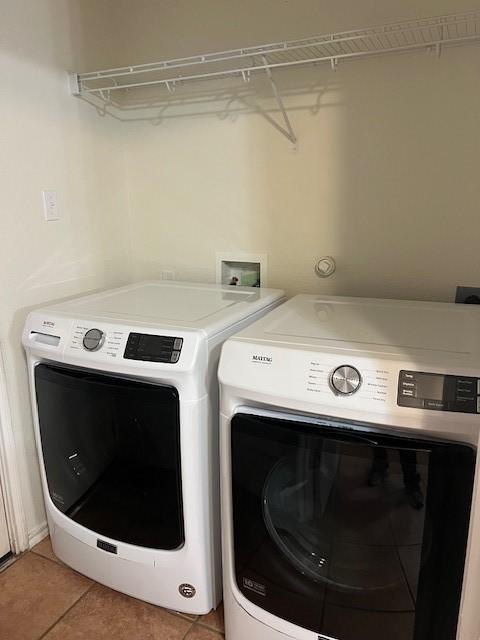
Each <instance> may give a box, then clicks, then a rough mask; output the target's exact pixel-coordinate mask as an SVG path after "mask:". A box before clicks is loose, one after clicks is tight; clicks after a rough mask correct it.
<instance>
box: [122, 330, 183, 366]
mask: <svg viewBox="0 0 480 640" xmlns="http://www.w3.org/2000/svg"><path fill="white" fill-rule="evenodd" d="M182 345H183V338H175V337H172V336H156V335H150V334H146V333H130V334H129V336H128V340H127V346H126V347H125V353H124V354H123V357H124V358H126V359H127V360H145V361H149V362H168V363H171V364H175V363H176V362H178V360H179V359H180V354H181V351H182Z"/></svg>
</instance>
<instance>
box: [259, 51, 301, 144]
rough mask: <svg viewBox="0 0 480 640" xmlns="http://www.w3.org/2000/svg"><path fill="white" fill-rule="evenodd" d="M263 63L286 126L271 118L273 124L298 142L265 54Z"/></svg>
mask: <svg viewBox="0 0 480 640" xmlns="http://www.w3.org/2000/svg"><path fill="white" fill-rule="evenodd" d="M262 61H263V64H264V65H265V71H266V73H267V77H268V79H269V80H270V84H271V85H272V91H273V95H274V96H275V100H276V101H277V104H278V106H279V109H280V111H281V113H282V116H283V120H284V122H285V126H282V125H281V124H279V123H278V122H276V121H275V120H273V119H272V120H271V122H272V124H274V125H275V127H276V128H277V129H278V130H279V131H280V133H282V134H283V135H284V136H285V137H286V138H287V139H288V140H290V142H291V143H292V144H297V136H296V135H295V133H294V132H293V129H292V125H291V123H290V119H289V117H288V114H287V110H286V109H285V105H284V104H283V100H282V96H281V95H280V93H279V91H278V88H277V85H276V83H275V80H274V78H273V75H272V70H271V69H270V67H269V66H268V61H267V58H266V57H265V56H262Z"/></svg>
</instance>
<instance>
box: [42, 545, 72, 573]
mask: <svg viewBox="0 0 480 640" xmlns="http://www.w3.org/2000/svg"><path fill="white" fill-rule="evenodd" d="M30 553H34V554H35V555H36V556H39V557H40V558H44V559H45V560H50V562H54V563H55V564H56V565H57V567H66V566H67V565H66V564H63V562H62V561H61V560H60V559H59V558H57V556H55V560H54V559H53V558H49V557H48V556H44V555H43V553H39V552H38V551H33V549H30ZM68 568H69V569H70V567H68ZM72 571H75V569H72ZM77 573H78V572H77Z"/></svg>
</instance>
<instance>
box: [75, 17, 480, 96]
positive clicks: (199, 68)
mask: <svg viewBox="0 0 480 640" xmlns="http://www.w3.org/2000/svg"><path fill="white" fill-rule="evenodd" d="M474 42H480V10H477V11H470V12H467V13H457V14H452V15H446V16H437V17H433V18H425V19H420V20H409V21H404V22H397V23H391V24H386V25H382V26H377V27H369V28H366V29H359V30H355V31H344V32H340V33H334V34H328V35H320V36H312V37H309V38H304V39H301V40H290V41H285V42H280V43H273V44H267V45H261V46H253V47H245V48H242V49H232V50H229V51H222V52H216V53H207V54H202V55H196V56H190V57H186V58H176V59H172V60H166V61H163V62H152V63H147V64H140V65H135V66H128V67H118V68H114V69H105V70H99V71H92V72H89V73H79V74H73V76H74V78H75V83H74V87H75V88H74V90H73V92H74V93H76V94H78V95H82V94H83V95H85V94H96V95H97V96H98V97H100V98H101V99H104V100H105V101H110V100H111V97H110V93H111V92H112V91H117V90H122V89H133V88H137V87H148V86H153V85H162V86H163V87H164V88H166V89H167V90H168V92H169V93H172V92H173V91H175V89H176V88H177V86H184V85H186V84H187V83H193V82H198V81H200V80H209V79H210V80H213V79H224V78H232V77H240V78H242V79H243V80H244V81H245V82H248V81H249V80H250V78H251V76H252V75H254V74H258V73H260V72H262V71H263V72H265V71H268V70H270V71H271V70H275V69H281V68H292V67H296V66H300V65H307V64H314V63H325V62H330V64H331V65H332V67H335V66H336V65H337V63H338V62H339V61H341V60H346V59H353V58H360V57H366V56H373V55H379V54H382V53H393V52H401V51H411V50H418V49H431V48H436V49H437V51H438V52H440V48H441V47H443V46H445V45H455V44H468V43H474Z"/></svg>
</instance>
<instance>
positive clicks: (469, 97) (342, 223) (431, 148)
mask: <svg viewBox="0 0 480 640" xmlns="http://www.w3.org/2000/svg"><path fill="white" fill-rule="evenodd" d="M200 4H201V7H200ZM125 5H126V3H125V2H120V3H119V5H118V6H120V7H122V6H123V8H124V9H125ZM273 5H275V7H276V9H277V10H274V6H273ZM137 6H138V5H137ZM155 6H156V8H157V13H156V14H155ZM140 7H141V9H140V10H139V11H131V13H130V15H129V20H128V32H129V33H130V34H131V37H130V38H129V39H128V44H127V48H129V49H130V51H129V55H130V56H131V60H133V61H137V60H138V61H140V62H142V61H145V60H147V59H148V56H150V59H154V54H153V49H155V44H154V43H155V39H154V38H153V31H154V27H153V26H152V25H157V26H158V28H159V31H158V33H161V34H162V37H161V38H159V39H158V41H157V47H156V48H157V49H158V50H159V54H158V56H157V57H159V56H160V52H161V53H162V54H164V55H171V56H172V55H184V54H188V53H191V54H192V53H196V52H201V51H202V49H203V50H212V49H213V50H215V49H217V48H218V49H221V48H222V47H225V46H229V44H228V43H229V42H230V43H231V46H238V45H241V44H242V43H246V44H252V43H259V42H263V41H269V40H275V39H277V38H284V37H297V36H301V35H305V34H309V33H312V32H322V31H325V30H326V29H327V28H332V29H344V28H349V27H352V26H363V25H368V24H378V23H381V22H382V21H385V20H393V19H399V18H408V17H412V16H417V15H420V16H428V15H429V14H430V15H436V14H438V13H441V12H448V11H458V10H462V9H468V8H469V7H468V5H466V6H463V7H461V6H459V5H458V2H451V1H450V2H447V1H444V2H435V3H433V2H423V3H422V4H421V6H419V5H418V2H401V3H400V2H393V1H392V0H391V1H390V2H384V3H378V2H367V1H366V0H363V1H361V2H351V1H347V0H342V1H340V2H337V3H331V2H330V3H327V2H310V1H308V0H301V1H299V2H295V3H293V2H285V3H284V2H281V3H280V2H274V3H272V2H269V1H268V0H267V1H265V2H254V3H252V2H246V3H236V4H235V5H234V4H232V3H231V2H225V1H219V0H211V1H210V2H208V3H195V2H187V1H183V2H176V3H171V2H170V3H168V2H164V3H152V2H147V1H144V2H141V3H140ZM228 12H230V13H229V16H227V13H228ZM155 15H156V19H155ZM142 27H143V29H144V31H143V33H144V37H143V38H140V35H141V33H142ZM242 38H243V40H242ZM124 55H125V54H124ZM479 64H480V47H479V46H478V45H477V46H471V47H466V48H457V49H448V50H445V51H444V52H443V54H442V56H441V58H440V59H437V57H436V56H435V54H428V53H425V52H421V53H413V54H402V55H397V56H388V57H382V58H377V59H370V60H362V61H355V62H350V63H344V64H340V66H339V69H338V71H337V72H336V73H332V72H331V71H330V69H329V68H328V67H321V68H320V67H316V68H314V69H313V70H310V71H308V72H303V71H302V72H301V74H298V73H297V72H292V71H286V72H284V73H283V74H280V77H279V79H280V82H281V84H282V85H284V86H285V88H287V89H288V90H291V89H292V86H293V84H294V83H295V82H296V78H297V76H298V75H300V76H301V77H302V81H301V82H300V86H306V87H308V86H310V87H312V86H313V87H314V89H313V91H312V93H310V95H304V96H297V97H291V98H289V99H287V104H289V105H290V106H292V107H296V109H292V111H291V113H290V115H291V119H292V122H293V124H294V127H295V130H296V133H297V135H298V138H299V145H298V150H297V151H294V150H292V147H291V145H290V144H289V143H288V142H287V140H286V139H284V138H283V137H282V136H281V135H280V134H279V133H278V132H277V131H276V130H275V129H274V128H273V127H271V126H270V125H269V124H268V123H267V122H266V121H265V119H264V118H262V117H261V116H259V115H257V114H251V115H239V116H237V117H235V105H234V107H233V117H225V112H222V111H219V114H218V115H217V116H213V117H210V118H207V117H197V118H169V117H168V116H169V115H170V114H172V115H175V113H178V109H168V110H167V111H165V112H163V114H162V121H161V122H160V124H158V125H157V126H153V125H151V124H149V123H140V124H131V123H129V124H125V125H124V126H123V133H124V136H125V148H126V151H127V153H126V158H127V163H128V166H127V176H128V188H129V193H130V203H131V218H132V221H134V231H133V235H132V241H133V260H134V270H135V277H137V278H144V277H155V276H158V274H159V273H160V272H161V270H162V269H163V268H167V269H174V270H175V271H176V272H177V275H178V277H180V278H184V279H185V278H193V279H207V280H213V279H214V273H215V253H216V252H217V251H218V252H223V251H233V250H240V251H247V252H248V251H252V252H266V253H268V259H269V285H271V286H278V287H285V288H286V289H287V290H288V292H289V293H296V292H299V291H307V292H308V291H310V292H320V291H323V292H327V293H338V294H349V295H366V296H385V297H396V298H421V299H436V300H452V299H453V298H454V293H455V286H456V285H457V284H465V283H476V284H479V283H480V262H479V257H478V238H479V236H480V217H479V215H478V160H477V158H478V148H479V143H480V110H479V102H480V82H479V75H478V69H479V68H480V67H479ZM289 74H290V75H289ZM292 74H293V75H292ZM302 82H303V85H302ZM261 91H262V92H265V91H266V89H265V87H264V86H262V87H261ZM180 95H181V94H180ZM227 101H228V96H227V97H225V98H224V99H223V101H218V102H217V103H216V106H217V107H221V108H224V105H225V104H226V103H227ZM260 104H262V105H268V104H270V103H268V102H266V101H265V100H262V101H260ZM273 115H276V116H277V117H278V114H273ZM322 255H333V256H334V257H335V258H336V259H337V262H338V271H337V273H336V274H335V276H334V277H332V278H330V279H329V280H320V279H319V278H318V277H316V276H315V275H314V272H313V265H314V263H315V260H316V259H317V258H318V257H320V256H322Z"/></svg>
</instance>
